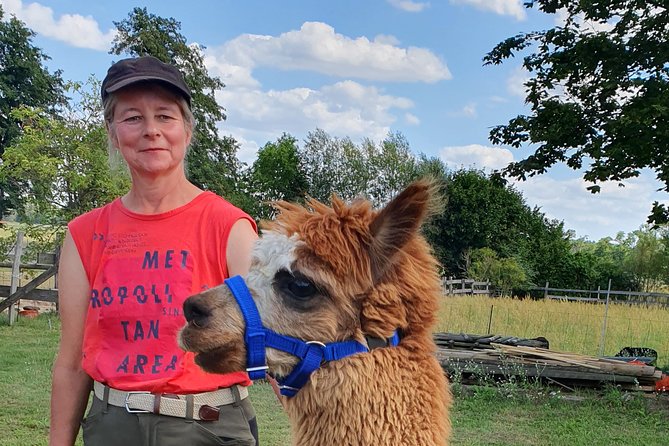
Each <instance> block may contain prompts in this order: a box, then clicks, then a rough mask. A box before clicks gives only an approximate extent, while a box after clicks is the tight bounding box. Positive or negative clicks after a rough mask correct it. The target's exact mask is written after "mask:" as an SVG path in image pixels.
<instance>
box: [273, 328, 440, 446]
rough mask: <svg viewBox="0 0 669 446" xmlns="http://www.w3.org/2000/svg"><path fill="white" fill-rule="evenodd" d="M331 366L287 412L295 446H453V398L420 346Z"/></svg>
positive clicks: (291, 402) (381, 351) (436, 365)
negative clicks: (450, 420)
mask: <svg viewBox="0 0 669 446" xmlns="http://www.w3.org/2000/svg"><path fill="white" fill-rule="evenodd" d="M404 342H406V343H408V344H411V345H409V346H407V347H396V348H381V349H376V350H373V351H372V352H370V353H367V354H360V355H355V356H352V357H350V358H345V359H342V360H340V361H336V362H332V363H329V364H327V365H326V366H325V367H323V368H321V369H320V370H318V371H316V372H315V373H314V374H313V375H312V377H311V380H310V381H309V383H307V385H306V386H305V387H303V388H302V390H300V391H299V392H298V394H297V395H296V396H295V397H293V398H288V399H285V400H284V401H285V402H284V407H285V409H286V412H287V414H288V417H289V419H290V424H291V427H292V437H293V444H294V445H295V446H316V445H318V446H325V445H356V446H397V445H406V446H436V445H440V446H443V445H446V444H448V437H449V435H450V429H451V426H450V422H449V419H448V409H449V406H450V404H451V395H450V391H449V388H448V383H447V381H446V379H445V377H444V375H443V371H442V369H441V367H440V365H439V363H438V362H437V361H436V360H435V359H434V357H433V355H432V354H430V352H426V351H423V350H422V347H423V346H422V345H420V344H422V343H421V342H417V343H414V342H408V341H407V340H406V339H405V340H403V343H404Z"/></svg>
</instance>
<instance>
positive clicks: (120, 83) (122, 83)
mask: <svg viewBox="0 0 669 446" xmlns="http://www.w3.org/2000/svg"><path fill="white" fill-rule="evenodd" d="M143 81H157V82H163V83H165V84H168V85H170V86H172V87H174V88H176V89H177V90H179V91H180V92H181V93H182V94H183V95H184V96H185V97H186V98H187V99H188V100H189V101H190V98H191V95H190V92H188V91H186V90H184V89H183V88H182V87H180V86H179V85H176V84H175V83H174V82H172V81H171V80H169V79H165V78H163V77H158V76H132V77H128V78H126V79H123V80H120V81H118V82H116V83H115V84H113V85H109V86H107V87H106V88H105V92H106V93H114V92H115V91H118V90H120V89H121V88H124V87H127V86H128V85H132V84H135V83H137V82H143Z"/></svg>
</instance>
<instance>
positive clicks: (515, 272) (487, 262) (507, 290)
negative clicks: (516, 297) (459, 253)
mask: <svg viewBox="0 0 669 446" xmlns="http://www.w3.org/2000/svg"><path fill="white" fill-rule="evenodd" d="M468 255H470V256H471V258H470V261H469V262H468V263H469V266H468V268H467V275H468V276H469V278H471V279H475V280H478V281H485V280H488V281H490V283H491V284H492V285H493V286H494V287H495V288H496V289H497V290H499V292H500V293H501V294H502V295H504V296H508V295H510V294H511V293H512V291H513V290H514V289H519V288H525V287H526V286H527V280H528V277H527V274H526V272H525V270H524V269H523V267H522V265H521V264H520V263H519V262H518V261H517V260H516V259H515V258H513V257H505V258H499V257H498V256H497V253H496V252H495V251H493V250H492V249H490V248H481V249H476V250H474V251H473V252H472V253H471V254H468Z"/></svg>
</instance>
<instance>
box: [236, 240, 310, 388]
mask: <svg viewBox="0 0 669 446" xmlns="http://www.w3.org/2000/svg"><path fill="white" fill-rule="evenodd" d="M299 244H302V242H300V241H299V240H298V238H297V235H293V236H291V237H287V236H285V235H283V234H278V233H276V232H266V233H264V234H263V236H262V238H261V239H259V240H258V241H257V242H256V244H255V246H254V248H253V253H252V256H253V260H252V264H251V270H250V271H249V273H248V275H247V276H246V284H247V286H248V287H249V289H251V290H253V296H254V301H255V303H256V306H257V307H258V312H259V313H260V317H261V319H262V323H263V325H264V326H265V327H269V328H272V329H273V330H274V331H277V332H279V333H281V332H282V331H281V328H282V327H284V326H286V325H288V324H290V322H289V321H287V320H285V318H282V317H281V315H282V314H283V312H282V311H281V308H279V305H281V302H280V299H279V298H278V296H276V294H275V292H274V291H275V290H274V286H273V284H274V279H275V275H276V273H277V272H278V271H281V270H286V271H288V272H292V265H293V263H294V262H295V248H296V247H297V246H298V245H299ZM267 361H268V362H270V363H273V365H274V367H275V368H277V370H275V373H277V374H279V375H287V374H288V373H289V372H290V369H291V368H292V367H293V366H294V364H295V362H296V361H295V358H294V357H293V356H291V355H288V354H286V353H283V352H280V351H277V350H275V349H272V348H270V349H268V350H267ZM282 363H283V364H284V366H283V367H282V366H281V364H282Z"/></svg>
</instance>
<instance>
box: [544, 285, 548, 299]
mask: <svg viewBox="0 0 669 446" xmlns="http://www.w3.org/2000/svg"><path fill="white" fill-rule="evenodd" d="M544 299H548V282H546V288H544Z"/></svg>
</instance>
